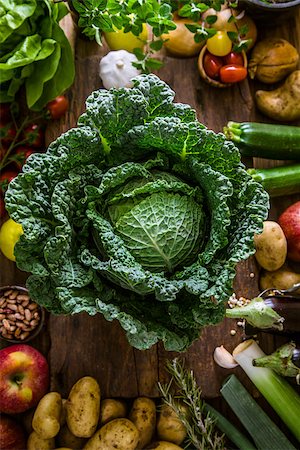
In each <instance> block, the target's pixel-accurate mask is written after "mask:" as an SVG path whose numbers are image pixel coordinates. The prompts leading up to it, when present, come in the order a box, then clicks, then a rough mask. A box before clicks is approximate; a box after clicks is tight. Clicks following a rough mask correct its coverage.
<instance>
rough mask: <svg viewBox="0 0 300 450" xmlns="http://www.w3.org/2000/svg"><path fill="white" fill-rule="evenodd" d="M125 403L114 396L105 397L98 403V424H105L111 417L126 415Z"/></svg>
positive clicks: (116, 417)
mask: <svg viewBox="0 0 300 450" xmlns="http://www.w3.org/2000/svg"><path fill="white" fill-rule="evenodd" d="M126 413H127V411H126V405H125V403H124V402H122V401H121V400H115V399H114V398H105V399H104V400H102V401H101V405H100V424H101V426H102V425H105V424H106V423H107V422H109V421H110V420H113V419H120V418H122V417H126Z"/></svg>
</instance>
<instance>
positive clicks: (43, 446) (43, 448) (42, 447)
mask: <svg viewBox="0 0 300 450" xmlns="http://www.w3.org/2000/svg"><path fill="white" fill-rule="evenodd" d="M53 448H55V439H54V438H51V439H42V438H41V437H40V436H39V435H38V434H37V433H36V432H35V431H33V432H32V433H30V435H29V437H28V441H27V450H52V449H53Z"/></svg>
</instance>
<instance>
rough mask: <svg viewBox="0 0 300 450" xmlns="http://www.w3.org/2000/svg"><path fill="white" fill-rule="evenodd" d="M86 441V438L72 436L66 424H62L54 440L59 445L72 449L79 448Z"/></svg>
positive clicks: (78, 449) (79, 449) (77, 449)
mask: <svg viewBox="0 0 300 450" xmlns="http://www.w3.org/2000/svg"><path fill="white" fill-rule="evenodd" d="M86 441H87V439H86V438H81V437H78V436H74V434H73V433H71V431H70V430H69V428H68V427H67V425H64V426H62V427H61V428H60V430H59V433H58V435H57V437H56V442H57V443H58V445H60V446H61V447H70V448H72V449H73V450H81V449H82V448H83V446H84V444H85V443H86Z"/></svg>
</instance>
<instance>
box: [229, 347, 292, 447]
mask: <svg viewBox="0 0 300 450" xmlns="http://www.w3.org/2000/svg"><path fill="white" fill-rule="evenodd" d="M262 356H265V354H264V352H263V351H262V350H261V348H260V347H259V346H258V344H257V343H256V342H255V341H254V340H253V339H250V340H248V341H245V342H242V343H241V344H239V345H238V346H237V347H236V348H235V349H234V351H233V357H234V359H235V360H236V362H237V363H238V364H239V365H240V366H241V367H242V369H243V370H244V371H245V372H246V374H247V375H248V377H249V378H250V379H251V381H252V382H253V383H254V384H255V386H256V387H257V389H258V390H259V391H260V393H261V394H262V395H263V396H264V397H265V399H266V400H267V401H268V403H269V404H270V405H271V406H272V408H273V409H274V410H275V411H276V412H277V414H278V415H279V417H280V418H281V419H282V421H283V422H284V423H285V424H286V426H287V427H288V428H289V429H290V431H291V432H292V433H293V435H294V436H295V437H296V439H297V440H298V441H299V442H300V396H299V395H298V394H297V392H296V391H295V390H294V389H293V388H292V387H291V385H290V384H289V383H288V382H287V381H286V380H285V379H284V378H282V377H281V376H280V375H278V374H277V373H275V372H274V371H272V370H271V369H268V368H265V367H254V366H253V359H255V358H260V357H262Z"/></svg>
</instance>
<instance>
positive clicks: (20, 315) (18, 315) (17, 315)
mask: <svg viewBox="0 0 300 450" xmlns="http://www.w3.org/2000/svg"><path fill="white" fill-rule="evenodd" d="M15 318H16V319H17V320H24V316H23V314H20V313H16V314H15Z"/></svg>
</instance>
